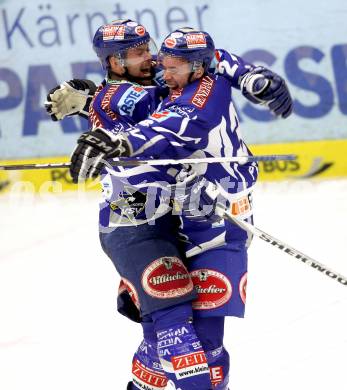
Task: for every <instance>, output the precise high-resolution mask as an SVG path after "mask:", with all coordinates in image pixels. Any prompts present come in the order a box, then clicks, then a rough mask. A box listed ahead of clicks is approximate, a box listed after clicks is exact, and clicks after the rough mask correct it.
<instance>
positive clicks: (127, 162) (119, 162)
mask: <svg viewBox="0 0 347 390" xmlns="http://www.w3.org/2000/svg"><path fill="white" fill-rule="evenodd" d="M295 159H296V155H294V154H273V155H263V156H238V157H205V158H184V159H180V160H173V159H158V160H151V159H150V160H141V159H131V158H127V157H123V158H115V159H112V160H111V161H110V163H111V165H113V166H123V167H127V166H139V165H151V166H156V165H158V166H161V165H178V164H202V163H205V164H213V163H231V162H236V163H239V164H245V163H247V162H257V161H285V160H295ZM69 166H70V163H69V162H66V163H48V164H17V165H0V171H15V170H25V169H52V168H55V169H57V168H58V169H59V168H69Z"/></svg>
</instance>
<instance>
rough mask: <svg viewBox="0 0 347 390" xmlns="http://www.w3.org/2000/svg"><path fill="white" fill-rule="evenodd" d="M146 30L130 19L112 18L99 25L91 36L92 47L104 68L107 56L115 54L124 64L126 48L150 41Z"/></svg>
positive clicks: (106, 67)
mask: <svg viewBox="0 0 347 390" xmlns="http://www.w3.org/2000/svg"><path fill="white" fill-rule="evenodd" d="M150 39H151V37H150V35H149V33H148V32H147V30H146V29H145V28H144V27H143V26H142V25H141V24H139V23H137V22H135V21H133V20H130V19H124V20H123V19H121V20H114V21H112V22H111V23H109V24H104V25H102V26H101V27H99V28H98V29H97V31H96V33H95V35H94V38H93V49H94V51H95V53H96V55H97V56H98V57H99V60H100V62H101V65H102V67H103V69H104V70H108V69H109V66H110V64H109V61H108V57H110V56H115V57H117V58H118V59H119V60H120V63H121V65H123V66H125V54H126V51H127V50H128V49H131V48H133V47H136V46H140V45H143V44H145V43H148V42H149V41H150Z"/></svg>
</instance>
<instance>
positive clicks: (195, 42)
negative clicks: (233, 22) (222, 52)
mask: <svg viewBox="0 0 347 390" xmlns="http://www.w3.org/2000/svg"><path fill="white" fill-rule="evenodd" d="M214 52H215V46H214V42H213V40H212V38H211V36H210V35H209V34H208V33H207V32H205V31H200V30H195V29H193V28H191V27H183V28H179V29H177V30H175V31H173V32H172V33H170V34H169V35H168V36H167V37H166V38H165V40H164V42H163V43H162V45H161V47H160V52H159V58H160V59H162V58H163V57H164V56H166V55H170V56H174V57H180V58H184V59H185V60H187V61H188V62H190V63H191V64H192V71H194V70H196V69H197V68H198V67H199V66H201V65H202V66H203V67H204V69H205V71H206V70H207V69H208V67H209V66H210V64H211V61H212V59H213V57H214Z"/></svg>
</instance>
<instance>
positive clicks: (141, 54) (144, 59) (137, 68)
mask: <svg viewBox="0 0 347 390" xmlns="http://www.w3.org/2000/svg"><path fill="white" fill-rule="evenodd" d="M125 60H126V67H127V69H128V72H129V74H130V75H131V76H133V77H138V78H147V77H151V75H152V73H151V70H152V55H151V52H150V49H149V45H148V44H147V43H146V44H144V45H141V46H138V47H134V48H131V49H128V51H127V54H126V58H125Z"/></svg>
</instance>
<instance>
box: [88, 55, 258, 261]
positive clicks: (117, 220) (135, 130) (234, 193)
mask: <svg viewBox="0 0 347 390" xmlns="http://www.w3.org/2000/svg"><path fill="white" fill-rule="evenodd" d="M214 66H215V68H214V71H216V72H219V73H221V74H223V77H221V76H219V75H212V74H207V75H206V76H204V77H203V79H201V80H199V81H196V82H194V83H192V84H190V85H188V86H187V87H186V88H184V90H182V91H176V92H175V93H172V94H170V95H169V96H166V97H165V95H166V94H167V92H166V91H165V90H163V89H162V88H156V87H142V86H139V85H137V84H134V83H129V82H124V81H122V82H115V81H108V82H104V83H103V84H102V85H101V86H100V87H99V89H98V91H97V93H96V95H95V96H94V99H93V102H92V105H91V109H90V121H91V126H92V127H98V126H101V127H103V128H106V129H108V130H110V131H112V132H115V133H118V132H126V133H127V134H128V135H129V139H130V140H131V143H132V144H133V147H134V151H135V156H147V157H153V158H164V157H170V158H183V157H204V156H206V157H207V156H238V155H247V154H249V150H248V148H247V146H246V145H245V143H244V142H243V140H242V138H241V135H240V132H239V122H238V119H237V116H236V112H235V109H234V106H233V104H232V99H231V87H236V88H238V87H239V84H240V80H241V77H242V75H244V74H245V73H246V72H247V71H248V70H249V69H250V67H251V65H250V64H247V63H244V62H243V61H242V59H240V58H239V57H237V56H234V55H229V54H228V53H226V52H224V51H217V52H216V59H215V65H214ZM163 97H164V101H162V102H161V100H162V99H163ZM160 102H161V103H160ZM158 105H159V107H158V108H157V109H156V107H157V106H158ZM150 114H152V115H151V116H149V115H150ZM139 122H140V123H139ZM137 123H139V124H138V125H136V124H137ZM134 125H136V126H135V127H131V126H134ZM179 169H180V167H179V166H172V167H150V166H138V167H130V168H129V167H115V168H114V169H112V171H111V170H109V169H106V170H105V171H104V173H103V175H102V185H103V192H104V198H105V201H104V202H103V203H102V204H101V208H100V224H101V227H103V228H113V227H117V226H124V225H127V226H129V225H132V224H141V223H152V222H153V221H154V220H155V219H156V218H158V217H159V216H161V215H163V214H165V213H167V212H170V210H171V203H170V196H171V190H172V188H168V186H169V185H170V184H171V185H173V184H174V183H175V182H176V180H175V175H176V174H177V172H178V170H179ZM199 173H201V174H204V175H205V176H206V177H207V178H208V179H209V180H211V181H214V182H216V183H219V184H220V185H221V190H222V191H224V193H225V194H228V195H227V196H229V198H230V200H231V202H232V204H233V205H235V210H238V211H240V210H243V214H244V217H245V218H248V217H251V202H250V198H249V196H248V194H249V189H250V187H251V186H252V184H253V183H254V182H255V180H256V178H257V166H256V164H254V163H253V164H245V165H238V164H211V165H208V166H207V164H201V165H200V166H199ZM233 207H234V206H233ZM181 233H182V236H183V237H185V240H186V241H187V243H188V246H187V251H188V254H189V255H193V254H195V253H197V251H201V250H205V249H208V248H210V247H212V246H219V245H221V244H223V242H225V241H230V240H239V239H245V238H246V237H245V234H244V232H243V231H241V229H239V228H237V227H234V226H229V225H225V224H224V223H220V224H216V225H214V226H211V225H210V224H207V223H200V224H199V223H191V222H190V221H188V220H186V219H185V218H182V226H181Z"/></svg>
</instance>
